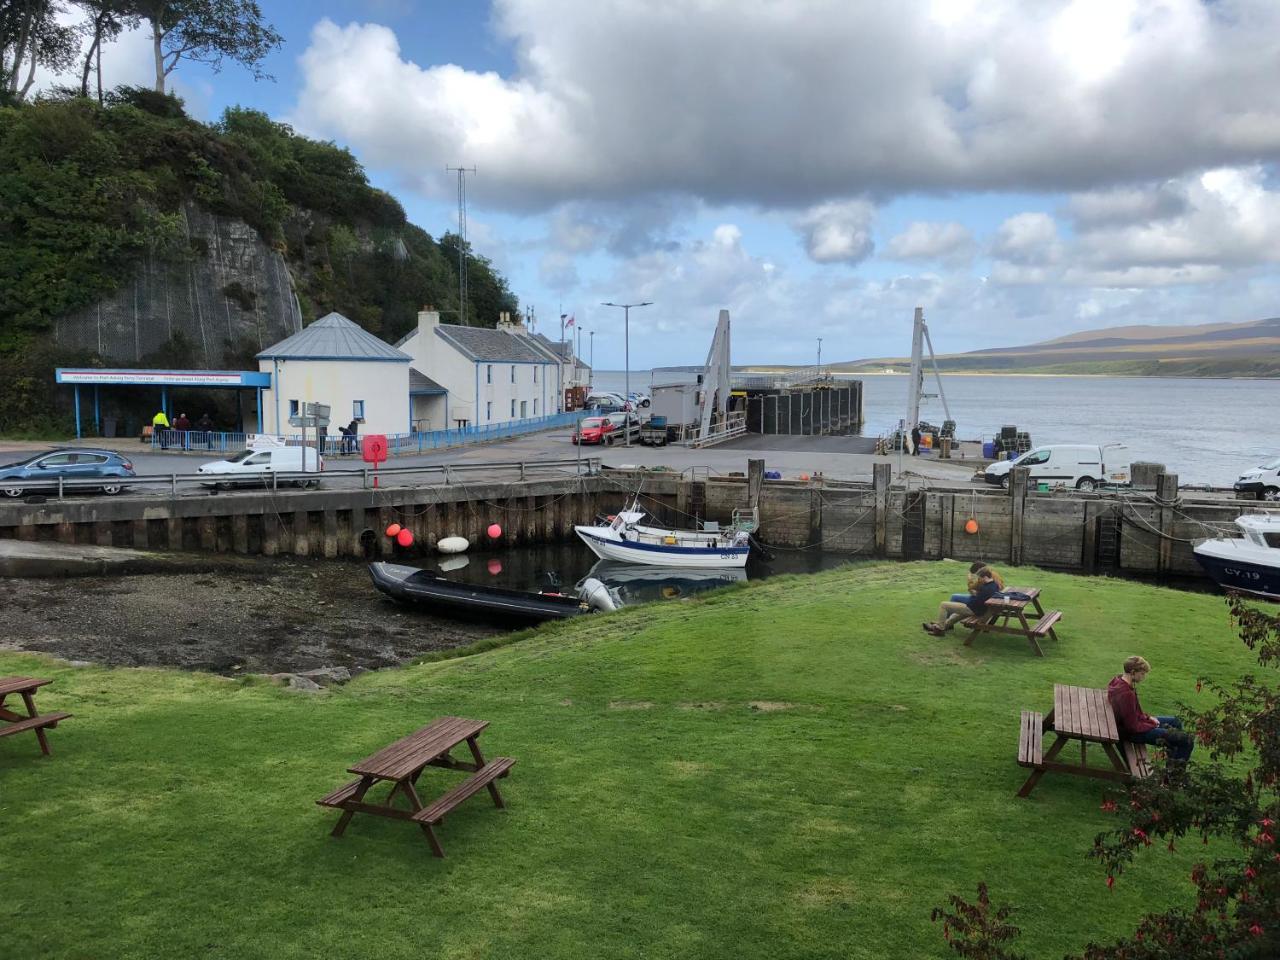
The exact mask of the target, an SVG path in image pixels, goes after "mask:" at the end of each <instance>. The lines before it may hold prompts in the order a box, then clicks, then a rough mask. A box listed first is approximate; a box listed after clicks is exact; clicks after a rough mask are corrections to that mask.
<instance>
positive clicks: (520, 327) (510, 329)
mask: <svg viewBox="0 0 1280 960" xmlns="http://www.w3.org/2000/svg"><path fill="white" fill-rule="evenodd" d="M498 329H499V330H501V331H503V332H504V333H509V334H511V335H512V336H516V337H527V336H528V335H529V331H528V330H526V329H525V325H524V321H523V320H519V319H516V320H513V319H512V318H511V312H510V311H509V310H503V311H502V312H501V313H499V314H498Z"/></svg>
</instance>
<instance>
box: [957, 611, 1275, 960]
mask: <svg viewBox="0 0 1280 960" xmlns="http://www.w3.org/2000/svg"><path fill="white" fill-rule="evenodd" d="M1227 603H1228V605H1229V607H1230V613H1231V619H1232V622H1233V623H1234V625H1235V626H1236V628H1237V629H1238V630H1239V632H1240V639H1241V640H1242V641H1243V642H1244V644H1245V646H1247V647H1248V648H1249V649H1250V650H1252V651H1253V652H1254V653H1255V654H1256V656H1257V659H1258V664H1259V665H1260V666H1262V667H1271V668H1276V667H1280V616H1272V615H1270V614H1268V613H1265V612H1264V611H1263V610H1261V609H1259V608H1258V607H1256V606H1253V605H1251V604H1250V603H1248V602H1246V601H1244V600H1243V599H1242V598H1240V597H1239V596H1232V597H1229V598H1228V600H1227ZM1206 687H1207V688H1208V689H1209V690H1210V691H1211V692H1212V693H1213V694H1214V695H1215V697H1216V702H1215V703H1213V704H1212V705H1210V706H1209V707H1208V708H1207V709H1205V710H1194V709H1188V710H1187V711H1186V713H1187V719H1188V720H1189V723H1188V726H1189V727H1191V728H1193V729H1194V730H1195V731H1196V736H1197V738H1198V740H1199V741H1200V743H1201V744H1202V746H1203V747H1204V748H1205V749H1207V752H1208V754H1209V757H1208V761H1207V762H1204V761H1199V758H1197V762H1194V763H1192V764H1191V766H1190V767H1188V769H1187V771H1186V775H1185V779H1175V781H1174V782H1173V783H1169V782H1166V781H1165V780H1164V779H1161V778H1159V777H1153V778H1151V779H1149V780H1145V781H1141V782H1138V783H1135V784H1134V785H1133V786H1132V787H1131V788H1130V789H1129V791H1128V795H1127V797H1125V798H1124V800H1123V802H1120V803H1117V802H1116V800H1114V799H1108V800H1107V801H1105V802H1104V803H1103V809H1104V810H1107V811H1109V812H1111V813H1114V814H1116V815H1117V816H1122V817H1124V818H1125V820H1126V822H1125V824H1124V825H1123V826H1122V827H1120V828H1118V829H1116V830H1113V831H1110V832H1109V833H1103V834H1099V835H1098V837H1097V839H1096V840H1095V841H1094V847H1093V850H1092V851H1091V853H1090V855H1091V856H1092V857H1094V858H1096V859H1097V860H1098V861H1099V862H1100V863H1101V864H1102V865H1103V867H1104V868H1105V870H1106V882H1107V885H1108V886H1111V885H1112V884H1113V883H1114V882H1115V879H1116V877H1118V876H1119V875H1120V874H1121V872H1122V871H1123V870H1124V867H1125V865H1126V864H1128V863H1130V862H1132V860H1133V859H1134V857H1135V856H1136V855H1137V854H1139V853H1141V852H1143V851H1144V850H1146V849H1147V848H1148V847H1152V846H1153V845H1155V844H1156V842H1157V841H1162V842H1163V843H1164V844H1165V845H1166V846H1167V847H1168V849H1170V850H1173V849H1174V846H1175V843H1176V842H1177V841H1179V840H1181V839H1182V838H1184V837H1187V836H1195V835H1199V837H1200V838H1201V839H1202V840H1203V842H1205V843H1206V844H1207V843H1208V842H1209V840H1210V839H1211V838H1212V839H1215V840H1216V841H1217V842H1218V843H1219V845H1221V846H1222V847H1224V848H1229V851H1230V852H1229V853H1228V854H1227V855H1224V856H1219V857H1218V858H1216V859H1215V860H1213V861H1212V862H1211V863H1199V864H1197V865H1196V867H1195V869H1194V870H1192V872H1191V876H1190V882H1191V883H1192V884H1193V885H1194V887H1195V891H1196V905H1195V906H1194V907H1193V908H1190V909H1185V908H1182V907H1175V908H1172V909H1169V910H1166V911H1164V912H1163V913H1153V914H1148V915H1147V916H1145V917H1143V918H1141V920H1139V922H1138V925H1137V929H1135V930H1134V932H1133V934H1132V935H1131V936H1128V937H1125V938H1123V939H1121V940H1118V941H1116V942H1114V943H1105V944H1098V943H1090V944H1089V945H1088V946H1086V947H1085V950H1084V953H1083V954H1082V958H1083V960H1198V958H1205V960H1218V958H1224V960H1225V958H1231V960H1274V958H1276V957H1280V839H1277V838H1280V685H1277V684H1276V683H1275V682H1274V681H1269V680H1267V679H1265V678H1264V679H1259V678H1257V677H1255V676H1253V675H1252V674H1246V675H1245V676H1243V677H1240V678H1239V679H1238V680H1236V681H1235V682H1234V683H1231V684H1225V685H1218V684H1216V683H1213V682H1211V681H1209V680H1207V679H1205V678H1201V679H1200V680H1198V681H1197V682H1196V689H1197V691H1199V690H1201V689H1202V688H1206ZM1241 759H1244V760H1247V761H1248V763H1249V766H1248V767H1247V768H1246V769H1243V770H1242V769H1240V764H1239V762H1238V761H1239V760H1241ZM1222 761H1228V762H1231V761H1236V764H1235V765H1234V766H1231V767H1227V766H1224V765H1223V763H1222ZM979 889H980V894H981V896H980V902H979V904H977V905H973V904H968V903H966V902H965V901H964V900H962V899H960V898H959V897H952V898H951V901H950V902H951V909H950V910H947V909H944V908H939V909H937V910H935V911H934V919H935V920H942V921H943V922H944V932H945V933H946V934H947V936H948V940H949V942H950V943H951V945H952V948H953V949H954V950H956V952H958V953H960V954H961V955H962V956H968V957H997V956H999V957H1003V958H1008V960H1016V958H1017V957H1018V955H1016V954H1013V953H1008V952H1006V951H1005V949H1004V947H1003V946H1001V944H1003V943H1005V942H1007V941H1008V940H1010V939H1012V938H1013V937H1014V936H1016V935H1017V929H1016V928H1014V927H1012V926H1010V925H1008V924H1005V923H1004V922H1003V921H1004V920H1005V919H1006V918H1007V917H1008V915H1009V908H1007V907H1004V908H1001V912H1000V913H999V919H1000V921H1001V923H1000V924H998V925H997V924H989V923H975V922H974V918H975V917H977V918H985V917H987V916H988V914H989V902H988V901H987V899H986V891H985V888H984V887H980V888H979Z"/></svg>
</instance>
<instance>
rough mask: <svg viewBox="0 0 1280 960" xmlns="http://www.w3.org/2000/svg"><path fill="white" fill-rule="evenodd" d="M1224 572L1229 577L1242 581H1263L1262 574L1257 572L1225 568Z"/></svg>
mask: <svg viewBox="0 0 1280 960" xmlns="http://www.w3.org/2000/svg"><path fill="white" fill-rule="evenodd" d="M1222 572H1223V573H1225V574H1226V575H1227V576H1229V577H1239V578H1240V579H1241V580H1261V579H1262V574H1260V573H1259V572H1258V571H1257V570H1241V569H1240V568H1239V567H1223V568H1222Z"/></svg>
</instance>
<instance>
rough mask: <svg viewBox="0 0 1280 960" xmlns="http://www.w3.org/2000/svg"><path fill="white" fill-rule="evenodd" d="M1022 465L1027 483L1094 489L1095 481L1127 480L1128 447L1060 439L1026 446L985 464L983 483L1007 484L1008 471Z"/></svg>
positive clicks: (1116, 444) (1096, 485) (1117, 444)
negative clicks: (1019, 453)
mask: <svg viewBox="0 0 1280 960" xmlns="http://www.w3.org/2000/svg"><path fill="white" fill-rule="evenodd" d="M1014 467H1026V468H1027V469H1028V470H1030V471H1031V483H1033V484H1036V483H1047V484H1049V485H1050V486H1058V485H1060V484H1065V485H1066V486H1069V487H1075V488H1076V489H1077V490H1084V491H1086V492H1087V491H1090V490H1096V489H1097V488H1098V485H1099V484H1103V483H1109V484H1115V483H1128V482H1129V448H1128V447H1126V446H1125V445H1124V444H1122V443H1104V444H1102V445H1101V446H1092V445H1087V444H1080V443H1061V444H1054V445H1052V446H1048V447H1036V448H1035V449H1034V450H1028V451H1027V452H1026V453H1024V454H1023V455H1022V456H1020V457H1018V459H1016V460H997V461H996V462H995V463H993V464H991V466H989V467H987V469H986V471H985V472H984V473H983V479H985V480H986V481H987V483H994V484H998V485H999V486H1002V487H1007V486H1009V471H1010V470H1011V469H1013V468H1014Z"/></svg>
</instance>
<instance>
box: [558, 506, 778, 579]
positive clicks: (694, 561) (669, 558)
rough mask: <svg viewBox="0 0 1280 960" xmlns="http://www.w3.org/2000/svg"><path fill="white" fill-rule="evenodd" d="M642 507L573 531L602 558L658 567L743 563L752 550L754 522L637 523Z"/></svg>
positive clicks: (739, 565) (745, 562)
mask: <svg viewBox="0 0 1280 960" xmlns="http://www.w3.org/2000/svg"><path fill="white" fill-rule="evenodd" d="M644 516H645V514H644V511H643V510H638V509H636V507H635V505H634V504H633V505H632V507H631V509H629V510H623V511H621V512H620V513H618V514H617V515H616V516H613V517H609V518H608V520H607V521H606V522H604V523H601V524H597V525H595V526H589V525H579V526H575V527H574V528H573V529H574V532H575V533H577V535H578V537H579V538H580V539H581V540H582V542H583V543H585V544H586V545H587V547H588V548H590V550H591V552H592V553H594V554H595V555H596V556H597V557H599V558H600V559H601V560H615V561H618V562H621V563H641V564H649V565H653V566H660V567H744V566H746V564H747V555H748V554H750V552H751V530H752V529H754V526H755V525H754V523H748V522H745V521H740V522H737V523H734V524H733V525H732V526H730V527H729V528H727V529H721V528H720V527H719V526H718V525H717V524H711V523H704V524H703V525H702V529H701V530H674V529H667V528H664V527H649V526H644V525H643V524H641V523H640V521H641V520H643V519H644Z"/></svg>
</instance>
